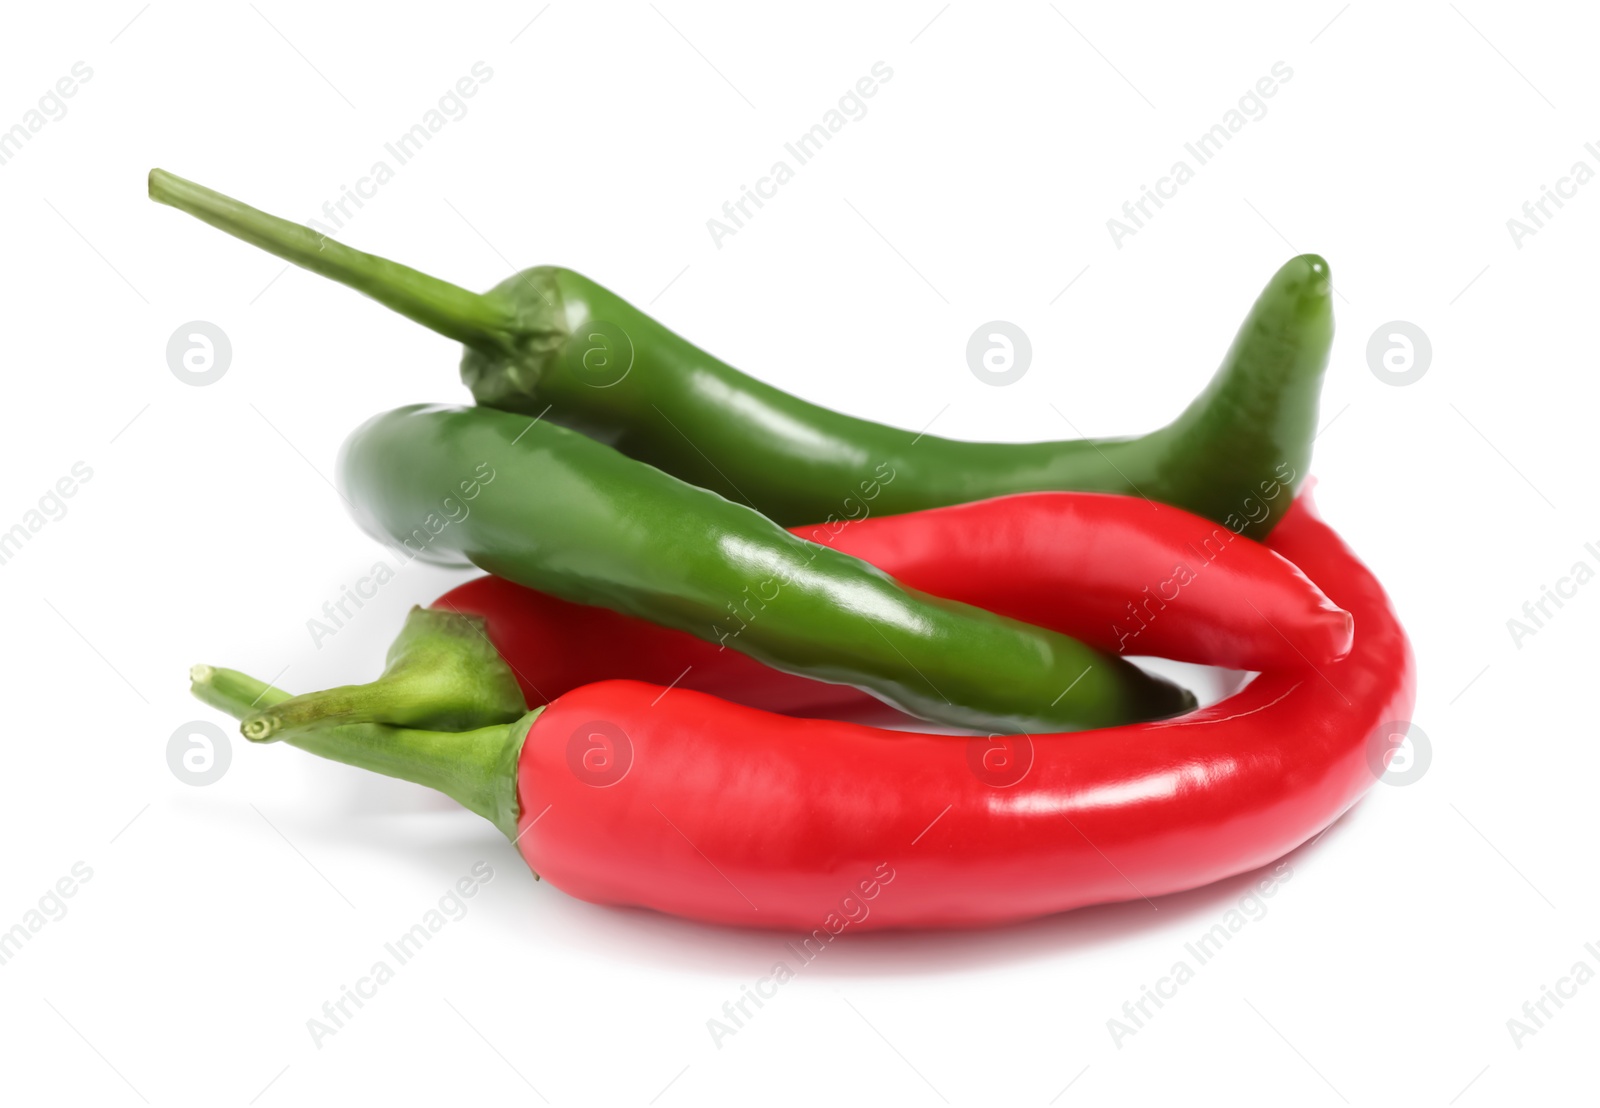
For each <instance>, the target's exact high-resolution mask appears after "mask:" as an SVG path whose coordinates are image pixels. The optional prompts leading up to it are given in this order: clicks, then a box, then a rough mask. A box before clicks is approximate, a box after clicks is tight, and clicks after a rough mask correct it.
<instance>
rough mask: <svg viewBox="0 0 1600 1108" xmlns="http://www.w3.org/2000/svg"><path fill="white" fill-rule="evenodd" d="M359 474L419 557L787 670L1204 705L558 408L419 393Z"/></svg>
mask: <svg viewBox="0 0 1600 1108" xmlns="http://www.w3.org/2000/svg"><path fill="white" fill-rule="evenodd" d="M339 471H340V481H341V484H342V487H343V491H344V495H345V498H346V500H347V501H349V502H350V503H351V505H352V506H353V508H354V510H355V512H356V515H357V517H358V520H359V521H360V522H361V524H362V526H363V527H364V528H365V529H366V530H367V531H368V533H369V534H372V535H374V536H376V537H378V538H380V539H382V540H386V541H388V542H391V543H396V544H401V545H404V546H406V547H407V548H408V549H410V550H411V551H412V552H413V553H414V554H416V555H417V556H419V557H422V558H425V559H428V560H434V561H438V560H445V561H448V560H450V559H452V558H453V559H455V560H457V561H466V562H470V563H472V564H474V565H476V566H478V567H480V568H482V569H485V570H487V571H489V572H490V573H495V574H498V575H500V576H502V577H506V578H509V579H510V580H513V581H516V582H518V583H519V584H523V585H528V586H530V587H532V588H537V589H541V590H543V591H545V592H548V593H552V594H554V595H556V596H560V597H563V598H565V599H567V600H574V601H578V602H580V603H584V604H593V605H598V606H601V607H607V608H612V609H614V610H616V611H620V612H623V613H625V614H627V615H632V616H637V617H640V618H642V619H647V620H650V621H651V622H653V623H660V624H663V625H665V626H668V627H676V628H678V629H680V630H683V631H688V632H689V633H690V634H692V635H695V636H696V637H698V638H702V639H707V640H710V641H713V642H716V643H717V645H718V646H720V647H730V648H732V649H735V650H738V651H741V652H743V653H746V654H749V655H751V656H752V657H754V658H757V659H759V660H760V661H762V662H765V663H767V664H768V665H771V666H773V667H774V668H777V669H782V670H786V671H789V672H793V673H803V674H806V675H808V676H812V677H817V678H820V679H822V680H825V681H833V682H836V683H840V684H851V685H857V686H859V687H861V688H863V689H866V690H868V691H870V692H872V693H873V694H874V695H876V696H878V697H880V698H881V699H883V700H885V701H887V702H888V703H890V704H893V705H894V706H896V707H897V708H900V709H902V710H904V711H906V712H909V713H910V714H912V715H915V716H918V717H920V718H923V719H929V720H935V721H938V722H941V723H948V724H952V725H955V726H962V727H972V728H977V729H1002V728H1003V729H1005V730H1008V731H1009V730H1023V731H1026V730H1039V729H1041V728H1047V729H1051V730H1057V729H1062V728H1072V727H1081V726H1096V725H1099V724H1103V723H1121V722H1126V721H1128V720H1132V719H1149V718H1153V717H1160V716H1168V715H1173V714H1175V713H1177V712H1179V711H1183V710H1184V709H1186V708H1187V707H1192V706H1193V704H1194V700H1193V698H1192V697H1191V696H1190V695H1189V694H1188V693H1187V692H1186V691H1184V690H1183V689H1180V688H1179V687H1177V686H1176V685H1173V684H1171V683H1170V682H1167V681H1165V680H1162V679H1160V678H1156V677H1152V676H1150V675H1148V674H1146V673H1144V672H1143V671H1142V670H1140V669H1139V668H1138V667H1136V666H1134V665H1132V664H1130V663H1128V662H1126V661H1123V660H1122V659H1120V658H1113V657H1109V656H1107V655H1106V654H1104V653H1101V652H1099V651H1095V650H1092V649H1090V648H1089V647H1086V646H1084V645H1083V644H1082V643H1079V642H1075V641H1074V640H1072V639H1069V638H1066V637H1064V636H1062V635H1058V634H1055V633H1053V632H1049V631H1044V630H1042V629H1040V628H1037V627H1030V626H1028V625H1027V624H1024V623H1019V622H1017V621H1016V620H1012V619H1006V618H1004V617H1001V616H996V615H993V614H991V613H989V612H985V611H983V610H981V609H978V608H973V607H970V606H968V605H965V604H958V603H954V602H952V601H948V600H942V599H939V598H936V597H931V596H926V595H924V594H921V593H917V592H914V591H912V590H908V589H906V588H903V587H902V586H901V585H900V584H899V583H897V582H896V581H894V580H893V579H892V578H891V577H889V576H888V575H887V574H885V573H884V572H882V571H881V570H878V569H875V568H873V567H872V566H870V565H868V564H866V563H865V562H862V561H860V560H859V559H856V558H852V557H850V556H849V555H846V554H841V553H840V552H838V551H836V550H832V549H830V548H828V547H825V546H820V545H818V544H816V543H811V542H807V541H805V540H803V539H800V538H798V537H796V536H794V535H792V534H790V533H789V532H787V531H784V530H783V529H782V528H780V527H779V526H778V525H777V524H775V523H773V522H772V521H771V520H769V519H767V518H766V517H764V516H762V515H761V514H760V513H758V512H756V511H754V510H752V509H750V508H746V507H744V506H743V505H740V504H734V503H732V502H731V501H728V500H724V499H723V498H722V497H720V496H718V495H716V494H715V493H713V492H709V491H707V490H705V489H701V488H696V487H695V486H693V485H688V484H685V483H684V482H682V481H679V480H677V479H676V478H674V477H670V476H668V475H667V474H665V473H662V472H661V471H660V470H657V469H653V468H651V467H650V466H647V465H643V464H641V463H639V462H636V461H633V460H632V459H629V458H626V457H624V456H623V455H621V454H618V453H617V452H616V451H614V450H612V449H610V448H609V447H606V446H603V445H601V444H600V443H597V442H595V441H594V440H592V439H589V438H587V437H585V436H583V435H580V434H578V433H577V432H575V431H570V430H568V429H566V428H564V427H557V426H555V425H553V424H550V423H546V422H544V421H541V420H529V419H527V418H526V417H524V416H518V415H513V414H511V413H509V412H501V411H495V410H493V409H490V408H453V409H452V408H444V407H438V406H416V407H411V408H401V409H399V410H397V411H394V412H389V413H386V414H384V415H380V416H377V417H375V418H374V419H371V420H369V421H368V422H367V423H366V424H365V425H363V426H362V427H361V428H359V429H358V430H356V432H355V433H354V434H352V435H351V436H350V438H349V440H348V441H347V442H346V443H345V446H344V450H343V454H342V457H341V459H340V464H339ZM502 471H504V472H503V473H502Z"/></svg>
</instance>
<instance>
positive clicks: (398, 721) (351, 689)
mask: <svg viewBox="0 0 1600 1108" xmlns="http://www.w3.org/2000/svg"><path fill="white" fill-rule="evenodd" d="M527 710H528V706H527V703H526V701H524V699H523V696H522V690H521V688H520V687H519V686H518V684H517V679H516V676H515V675H514V674H513V673H512V672H511V668H510V667H509V666H508V665H507V664H506V662H505V660H504V659H503V658H501V656H500V653H499V651H497V650H496V649H495V648H494V645H493V644H492V643H491V642H490V641H489V636H488V631H487V627H486V625H485V623H484V620H483V619H482V618H481V617H479V616H471V615H463V614H462V613H460V612H451V611H440V610H435V609H432V608H412V609H411V613H410V614H409V615H408V616H407V617H406V623H405V627H404V628H402V629H401V632H400V635H399V637H398V638H396V639H395V641H394V645H392V646H391V647H390V648H389V657H388V665H387V667H386V668H385V669H384V671H383V675H382V676H381V677H379V678H378V679H377V680H376V681H372V682H369V683H367V684H365V685H345V686H342V687H340V688H336V689H324V690H323V691H321V692H314V693H306V694H305V695H303V696H296V697H290V698H287V699H282V700H279V701H277V702H275V703H270V704H266V705H263V706H260V707H258V708H257V709H256V710H255V711H254V712H252V713H250V714H249V715H248V716H246V717H244V722H243V724H242V726H241V727H240V730H241V731H242V732H243V733H244V736H245V738H247V739H249V740H250V741H251V742H266V741H269V740H272V739H275V738H281V737H283V735H284V733H285V732H288V731H294V730H304V729H307V728H311V727H325V726H329V725H331V724H335V723H388V724H393V725H395V726H397V727H420V728H425V729H427V730H430V731H465V730H468V729H470V728H474V727H487V726H489V725H491V724H496V723H510V722H511V721H512V720H514V719H517V718H518V717H520V716H521V715H522V714H523V713H524V712H526V711H527Z"/></svg>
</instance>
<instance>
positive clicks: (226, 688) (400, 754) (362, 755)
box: [189, 666, 544, 840]
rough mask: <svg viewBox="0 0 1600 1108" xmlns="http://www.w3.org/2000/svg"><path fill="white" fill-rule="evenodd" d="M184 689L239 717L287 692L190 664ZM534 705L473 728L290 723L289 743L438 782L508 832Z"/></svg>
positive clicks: (435, 785) (513, 830)
mask: <svg viewBox="0 0 1600 1108" xmlns="http://www.w3.org/2000/svg"><path fill="white" fill-rule="evenodd" d="M189 680H190V691H191V692H193V693H194V695H195V696H196V697H197V698H198V699H200V700H202V701H204V702H205V703H207V704H209V705H211V706H212V707H213V708H218V709H221V710H222V711H224V712H227V713H228V714H229V715H231V716H233V717H234V718H235V719H242V718H244V717H246V716H248V715H250V713H251V712H253V711H255V708H256V704H257V701H258V700H259V701H267V702H270V701H272V700H274V699H277V700H287V699H288V694H287V693H285V692H283V691H281V690H279V689H275V688H273V687H272V686H271V685H268V684H266V683H265V682H262V681H257V680H256V679H255V678H253V677H249V676H246V675H245V674H243V673H239V672H238V671H236V670H231V669H219V668H216V667H213V666H195V667H194V668H193V669H191V670H190V671H189ZM542 711H544V708H543V707H542V706H541V707H539V708H535V709H534V710H533V711H532V712H528V713H525V714H524V715H523V716H522V717H521V718H520V719H518V720H516V721H515V722H513V723H502V724H498V725H496V726H493V727H480V728H477V729H476V730H472V731H459V732H450V731H419V730H413V729H411V728H406V727H389V726H386V725H384V724H379V723H346V724H335V725H331V726H328V727H319V728H312V729H309V730H303V731H291V732H288V733H286V734H284V736H283V741H284V742H286V743H288V744H289V745H290V746H297V747H299V748H300V749H301V750H306V751H310V752H311V753H312V754H316V755H318V756H320V757H323V758H329V759H331V760H333V761H335V762H343V763H344V764H345V765H350V766H359V767H360V768H362V769H368V770H372V771H373V772H374V773H381V774H383V775H384V776H386V777H398V778H400V779H401V780H402V781H413V782H415V783H416V784H418V785H426V786H427V787H428V788H430V789H437V790H438V791H439V792H442V793H444V794H445V795H446V796H448V797H451V798H452V799H454V800H455V801H456V802H457V803H459V804H460V805H461V806H462V807H464V808H468V809H470V810H471V811H474V812H476V813H478V814H479V815H480V816H482V817H483V818H485V819H487V820H488V821H489V822H490V823H493V824H494V825H495V826H496V827H498V828H499V829H500V830H501V832H502V833H503V834H504V835H505V836H506V837H507V838H509V839H513V840H514V839H515V838H516V837H517V814H518V808H517V760H518V758H519V757H520V756H521V754H522V743H523V740H525V739H526V738H527V736H528V729H529V728H530V727H532V726H533V722H534V720H536V719H537V718H538V717H539V713H540V712H542Z"/></svg>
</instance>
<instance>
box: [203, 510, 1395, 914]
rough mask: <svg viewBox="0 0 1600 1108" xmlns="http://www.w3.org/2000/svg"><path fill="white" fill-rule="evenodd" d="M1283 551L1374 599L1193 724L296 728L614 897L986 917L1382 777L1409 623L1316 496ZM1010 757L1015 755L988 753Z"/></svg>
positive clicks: (668, 717)
mask: <svg viewBox="0 0 1600 1108" xmlns="http://www.w3.org/2000/svg"><path fill="white" fill-rule="evenodd" d="M1272 545H1273V546H1274V548H1275V549H1277V550H1278V551H1280V552H1281V553H1283V554H1284V555H1286V556H1288V557H1290V558H1291V559H1293V560H1294V561H1295V562H1296V563H1297V564H1298V565H1300V566H1301V567H1302V568H1303V569H1304V570H1306V572H1307V573H1308V575H1309V576H1310V577H1311V578H1312V579H1313V580H1315V581H1317V582H1318V583H1319V584H1320V585H1321V586H1322V588H1323V589H1324V590H1325V591H1326V592H1327V594H1328V595H1329V596H1330V597H1331V598H1332V599H1333V600H1334V601H1335V602H1337V603H1339V604H1342V605H1343V606H1344V607H1345V608H1346V609H1348V610H1349V611H1350V612H1352V613H1353V614H1354V616H1355V620H1356V635H1355V642H1354V645H1353V647H1352V648H1351V650H1350V653H1349V654H1348V655H1347V656H1346V657H1345V658H1344V659H1342V660H1340V661H1337V662H1332V663H1329V664H1327V665H1325V666H1321V667H1307V666H1302V667H1300V668H1297V669H1285V670H1279V671H1273V672H1269V673H1264V674H1262V675H1261V676H1259V677H1258V678H1257V679H1256V680H1255V681H1253V682H1252V683H1251V684H1249V685H1248V686H1246V687H1245V688H1244V689H1243V690H1242V691H1240V692H1239V693H1237V694H1235V695H1234V696H1232V697H1229V698H1228V699H1226V700H1224V701H1221V702H1219V703H1217V704H1215V705H1212V706H1210V707H1208V708H1204V709H1200V710H1198V711H1196V712H1193V713H1191V714H1190V715H1187V716H1185V717H1183V718H1181V719H1175V720H1166V721H1162V722H1156V723H1144V724H1138V725H1133V726H1126V727H1115V728H1108V729H1106V730H1101V731H1090V732H1082V733H1078V734H1060V735H1046V736H1038V737H1036V738H1034V739H1031V740H1030V739H1028V738H1027V737H1026V736H1018V737H1013V738H1012V739H1010V740H995V739H993V738H990V739H984V738H975V739H963V738H958V737H954V736H947V735H917V734H907V733H900V732H889V731H882V730H878V729H874V728H868V727H861V726H858V725H855V724H845V723H837V722H834V721H830V720H797V719H790V718H787V717H783V716H777V715H774V714H772V713H767V712H761V711H758V710H756V709H751V708H745V707H741V706H737V705H730V704H727V703H725V702H723V701H720V700H718V699H716V698H714V697H710V696H707V695H705V694H702V693H697V692H692V691H688V690H684V689H672V690H665V689H663V688H662V687H660V686H657V685H650V684H644V683H642V682H636V681H601V682H597V683H595V684H591V685H585V686H583V687H581V688H579V689H575V690H573V691H572V692H570V693H567V694H566V695H564V696H561V697H559V698H557V699H556V700H555V701H554V702H552V703H551V704H549V705H547V706H545V707H542V708H540V709H537V710H535V711H533V712H531V713H529V714H528V715H526V716H524V717H523V718H522V719H520V720H518V721H516V722H514V723H510V724H503V725H498V726H494V727H488V728H483V729H480V730H476V731H472V732H467V733H465V734H455V735H450V734H442V733H432V732H421V731H409V730H405V729H401V728H393V727H386V726H383V725H380V724H370V723H364V724H345V725H338V726H333V727H329V728H324V729H313V730H309V731H296V732H289V733H287V734H286V736H285V739H286V741H288V742H289V743H291V744H292V745H296V746H300V747H302V748H304V749H307V750H311V751H312V752H313V753H317V754H321V755H323V756H325V757H330V758H333V759H336V760H339V761H344V762H348V763H350V764H353V765H357V766H363V767H366V768H369V769H374V770H377V771H378V772H382V773H387V774H390V775H392V776H398V777H402V778H405V779H407V780H411V781H417V782H420V783H422V784H427V785H431V786H433V787H435V788H439V789H441V790H442V791H444V792H446V793H448V794H450V795H452V796H454V797H456V798H457V799H458V800H460V801H461V802H462V803H464V804H466V805H467V806H468V807H470V808H472V809H473V810H474V811H478V812H480V813H481V814H483V815H485V816H487V817H488V818H490V819H491V820H493V821H494V822H495V823H496V825H497V826H498V827H499V828H500V829H501V831H502V832H504V833H505V834H506V835H507V837H508V838H511V839H513V841H514V842H515V844H516V846H517V848H518V849H519V850H520V851H521V853H522V855H523V857H524V858H525V859H526V861H527V862H528V864H529V865H530V866H531V867H532V868H533V869H534V871H535V872H536V873H539V874H541V875H543V876H544V877H547V878H549V879H550V880H551V882H552V883H553V884H555V885H557V886H558V887H559V888H561V889H563V890H565V891H566V892H568V893H570V894H571V895H574V896H577V897H580V898H582V899H585V900H589V901H592V902H595V903H600V904H617V905H639V906H644V907H649V908H654V909H657V910H659V911H663V912H667V913H671V914H674V915H680V916H687V917H690V918H693V919H698V920H704V921H708V922H713V923H726V924H738V925H744V926H755V927H770V928H785V929H796V928H797V929H800V930H802V931H805V932H807V933H810V934H811V935H812V936H814V937H815V938H816V939H817V940H818V941H822V942H825V941H827V940H828V939H829V938H830V937H831V936H832V935H835V934H838V933H839V932H840V931H842V930H844V928H845V927H854V928H855V929H857V930H869V929H877V928H893V927H955V926H977V925H986V924H995V923H1003V922H1009V921H1013V920H1020V919H1027V918H1030V917H1034V916H1039V915H1044V914H1049V913H1053V912H1059V911H1065V910H1068V909H1071V908H1075V907H1081V906H1084V905H1088V904H1096V903H1104V902H1109V901H1118V900H1129V899H1137V898H1140V897H1143V898H1150V897H1154V896H1159V895H1162V894H1164V893H1169V892H1175V891H1178V890H1181V889H1187V888H1193V887H1196V886H1199V885H1203V884H1206V883H1209V882H1211V881H1215V880H1218V879H1220V878H1223V877H1227V876H1230V875H1232V874H1236V873H1242V872H1246V871H1248V870H1251V869H1254V868H1256V867H1258V866H1261V865H1264V864H1266V863H1267V862H1269V861H1271V860H1272V859H1274V858H1277V857H1279V856H1281V855H1282V854H1284V853H1285V852H1287V851H1289V850H1292V849H1293V848H1294V847H1296V846H1298V845H1300V844H1301V843H1304V842H1306V841H1307V840H1308V839H1310V838H1311V837H1312V836H1314V835H1316V834H1317V833H1319V832H1320V831H1321V830H1322V829H1323V828H1325V827H1327V826H1328V825H1329V824H1330V823H1331V822H1332V821H1333V820H1335V819H1337V818H1338V817H1339V816H1340V815H1341V814H1342V813H1343V812H1344V811H1345V810H1346V809H1348V808H1349V807H1350V806H1351V805H1352V804H1354V803H1355V802H1356V801H1357V800H1358V799H1359V798H1360V797H1361V795H1362V794H1363V793H1364V792H1365V791H1366V789H1367V788H1368V787H1370V786H1371V785H1372V783H1373V782H1374V781H1375V780H1376V777H1377V773H1378V772H1379V771H1381V769H1382V763H1381V757H1380V758H1379V760H1378V761H1377V762H1376V763H1375V762H1374V753H1375V752H1379V753H1380V754H1381V745H1382V744H1383V743H1385V742H1386V740H1387V738H1388V732H1389V727H1390V725H1391V723H1392V721H1396V720H1404V719H1407V718H1408V717H1409V716H1410V713H1411V709H1412V705H1413V703H1414V700H1415V666H1414V662H1413V659H1412V656H1411V651H1410V646H1409V644H1408V643H1407V641H1406V638H1405V634H1404V632H1403V631H1402V630H1401V628H1400V625H1399V622H1398V620H1397V618H1396V616H1395V614H1394V612H1393V610H1392V608H1391V607H1390V604H1389V601H1388V599H1387V597H1385V596H1384V593H1383V590H1382V588H1381V587H1380V586H1379V585H1378V583H1377V582H1376V581H1375V580H1374V579H1373V578H1372V576H1371V574H1370V573H1369V572H1368V571H1367V570H1366V568H1365V567H1363V566H1362V565H1361V563H1360V562H1359V561H1358V560H1357V559H1356V558H1355V556H1354V555H1353V554H1352V553H1351V552H1350V551H1349V549H1348V548H1347V547H1345V546H1344V544H1343V543H1342V542H1340V540H1339V538H1338V536H1337V535H1336V534H1335V533H1334V532H1333V531H1332V529H1330V528H1329V527H1328V526H1327V525H1326V524H1324V523H1323V522H1322V521H1321V520H1320V519H1318V518H1317V516H1316V514H1315V512H1314V510H1313V509H1312V507H1311V505H1310V503H1309V498H1308V497H1306V496H1302V497H1301V499H1300V500H1299V501H1297V502H1296V504H1295V505H1294V507H1293V508H1292V509H1291V510H1290V511H1289V512H1288V513H1287V516H1286V518H1285V520H1284V522H1283V523H1282V525H1281V526H1280V527H1279V529H1278V531H1277V533H1276V534H1275V535H1274V537H1273V541H1272ZM1174 615H1176V616H1178V617H1180V618H1184V617H1186V615H1187V612H1186V610H1183V609H1179V610H1177V611H1175V612H1174ZM192 676H193V678H194V685H195V688H194V691H195V693H196V695H198V696H199V697H200V698H201V699H202V700H205V701H206V702H207V703H210V704H212V705H214V706H216V707H219V708H222V709H223V710H225V711H228V712H230V713H231V714H234V715H236V716H241V715H244V714H247V713H248V712H249V711H250V707H251V705H252V703H253V702H255V701H256V700H258V699H259V700H261V701H262V702H265V703H269V704H271V703H277V702H280V701H281V700H282V699H284V698H285V696H286V694H284V693H282V692H280V691H278V690H276V689H273V688H271V687H270V686H268V685H265V684H263V683H261V682H258V681H254V680H253V679H250V678H248V677H245V676H244V675H242V674H238V673H234V672H233V671H228V670H213V669H210V668H209V667H203V666H202V667H196V669H195V671H194V672H193V675H192ZM536 676H537V675H536ZM996 753H1002V754H1005V755H1008V756H1010V757H1011V759H1012V762H1011V764H1010V765H1009V766H1005V765H998V764H996V763H995V762H994V761H993V760H987V756H992V755H995V754H996Z"/></svg>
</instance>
